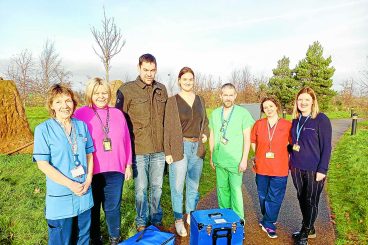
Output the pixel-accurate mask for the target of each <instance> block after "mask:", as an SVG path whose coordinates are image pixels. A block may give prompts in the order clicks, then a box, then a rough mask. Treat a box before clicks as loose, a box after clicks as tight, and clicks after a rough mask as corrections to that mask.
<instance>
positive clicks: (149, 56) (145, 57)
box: [138, 54, 157, 67]
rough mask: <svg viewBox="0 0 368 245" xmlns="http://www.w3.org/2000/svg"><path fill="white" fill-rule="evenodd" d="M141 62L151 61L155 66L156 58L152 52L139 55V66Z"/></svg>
mask: <svg viewBox="0 0 368 245" xmlns="http://www.w3.org/2000/svg"><path fill="white" fill-rule="evenodd" d="M143 62H147V63H153V64H155V66H156V67H157V63H156V58H155V56H153V55H152V54H143V55H141V57H139V63H138V64H139V66H141V65H142V63H143Z"/></svg>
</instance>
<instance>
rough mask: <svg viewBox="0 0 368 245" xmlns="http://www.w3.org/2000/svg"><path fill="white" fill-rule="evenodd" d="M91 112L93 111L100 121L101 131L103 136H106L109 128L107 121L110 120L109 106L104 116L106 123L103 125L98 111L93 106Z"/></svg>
mask: <svg viewBox="0 0 368 245" xmlns="http://www.w3.org/2000/svg"><path fill="white" fill-rule="evenodd" d="M93 112H94V113H95V115H96V116H97V118H98V120H99V121H100V124H101V127H102V131H103V132H104V134H105V138H107V135H108V133H109V131H110V128H109V121H110V112H109V107H107V116H106V124H105V125H103V123H102V120H101V117H100V115H98V112H97V111H96V110H95V109H94V108H93Z"/></svg>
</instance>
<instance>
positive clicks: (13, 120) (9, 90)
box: [0, 80, 33, 154]
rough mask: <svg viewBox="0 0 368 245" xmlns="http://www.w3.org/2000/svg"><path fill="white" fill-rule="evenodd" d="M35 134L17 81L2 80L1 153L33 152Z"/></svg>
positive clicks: (0, 93) (0, 94)
mask: <svg viewBox="0 0 368 245" xmlns="http://www.w3.org/2000/svg"><path fill="white" fill-rule="evenodd" d="M32 149H33V134H32V132H31V130H30V128H29V124H28V121H27V118H26V114H25V111H24V108H23V103H22V101H21V99H20V96H19V93H18V90H17V87H16V86H15V83H14V82H13V81H10V80H1V81H0V154H9V153H15V152H17V153H32Z"/></svg>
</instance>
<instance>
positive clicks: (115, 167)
mask: <svg viewBox="0 0 368 245" xmlns="http://www.w3.org/2000/svg"><path fill="white" fill-rule="evenodd" d="M110 99H111V90H110V87H109V85H108V84H107V83H106V82H105V81H104V80H102V79H100V78H94V79H92V80H90V81H89V84H88V86H87V89H86V103H87V106H84V107H81V108H79V109H78V110H76V111H75V113H74V117H75V118H77V119H79V120H82V121H84V122H85V123H86V124H87V126H88V130H89V132H90V134H91V136H92V140H93V144H94V145H95V149H96V151H95V152H94V153H93V160H94V166H93V179H92V193H93V201H94V207H93V208H92V217H91V242H92V244H102V237H101V232H100V209H101V205H102V208H103V210H104V212H105V217H106V223H107V228H108V232H109V236H110V244H118V242H119V239H120V222H121V214H120V203H121V196H122V191H123V183H124V180H129V179H130V178H131V176H132V168H131V166H132V149H131V142H130V135H129V130H128V126H127V122H126V120H125V117H124V115H123V113H122V112H121V111H120V110H118V109H116V108H113V107H109V106H108V104H109V102H110Z"/></svg>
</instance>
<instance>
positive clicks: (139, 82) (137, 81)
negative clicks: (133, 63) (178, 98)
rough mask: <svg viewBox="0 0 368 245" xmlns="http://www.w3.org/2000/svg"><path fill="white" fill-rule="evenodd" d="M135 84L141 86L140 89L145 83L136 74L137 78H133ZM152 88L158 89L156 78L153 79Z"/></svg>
mask: <svg viewBox="0 0 368 245" xmlns="http://www.w3.org/2000/svg"><path fill="white" fill-rule="evenodd" d="M135 82H136V84H137V85H138V86H139V87H140V88H141V89H145V88H146V87H147V86H150V85H147V84H146V83H145V82H143V81H142V79H141V77H140V76H139V75H138V77H137V79H135ZM152 88H153V89H154V90H155V89H156V88H158V89H160V87H159V86H157V82H156V80H153V82H152Z"/></svg>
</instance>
